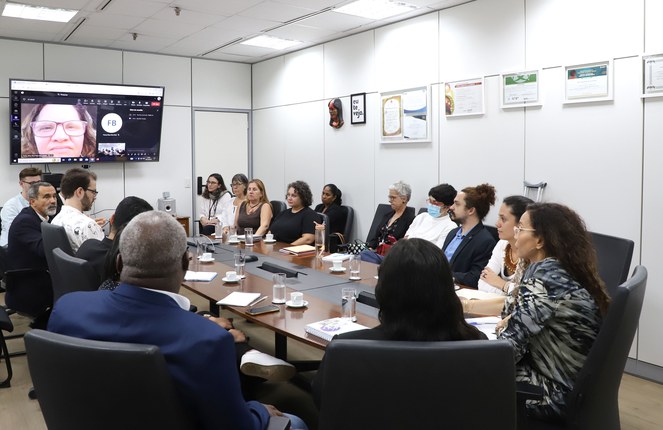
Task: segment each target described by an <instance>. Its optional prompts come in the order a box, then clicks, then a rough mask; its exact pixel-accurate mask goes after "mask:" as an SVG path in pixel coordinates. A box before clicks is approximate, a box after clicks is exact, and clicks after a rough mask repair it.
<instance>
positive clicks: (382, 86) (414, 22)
mask: <svg viewBox="0 0 663 430" xmlns="http://www.w3.org/2000/svg"><path fill="white" fill-rule="evenodd" d="M437 52H438V27H437V13H431V14H428V15H423V16H420V17H417V18H413V19H411V20H408V21H403V22H399V23H396V24H392V25H388V26H385V27H381V28H378V29H376V30H375V73H376V76H375V80H376V82H377V87H378V91H381V92H384V91H393V90H402V89H407V88H412V87H418V86H422V85H427V84H430V83H433V82H436V81H437V76H438V54H437ZM366 55H371V53H370V52H367V53H366ZM348 79H352V75H349V76H348Z"/></svg>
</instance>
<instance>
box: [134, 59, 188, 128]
mask: <svg viewBox="0 0 663 430" xmlns="http://www.w3.org/2000/svg"><path fill="white" fill-rule="evenodd" d="M124 83H125V84H137V85H160V86H164V87H166V92H165V95H164V100H165V103H166V106H191V59H190V58H184V57H169V56H167V55H155V54H141V53H137V52H125V53H124ZM189 140H190V138H189Z"/></svg>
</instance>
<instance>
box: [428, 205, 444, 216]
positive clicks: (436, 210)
mask: <svg viewBox="0 0 663 430" xmlns="http://www.w3.org/2000/svg"><path fill="white" fill-rule="evenodd" d="M441 214H442V211H441V210H440V207H439V206H435V205H433V204H431V203H428V215H430V216H432V217H433V218H439V217H440V215H441Z"/></svg>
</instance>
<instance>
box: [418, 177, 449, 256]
mask: <svg viewBox="0 0 663 430" xmlns="http://www.w3.org/2000/svg"><path fill="white" fill-rule="evenodd" d="M454 198H456V189H455V188H454V187H452V186H451V185H449V184H440V185H438V186H435V187H433V188H431V189H430V191H428V200H427V202H428V212H423V213H420V214H419V215H417V217H416V218H415V219H414V221H412V224H410V228H409V229H408V231H407V232H406V233H405V238H406V239H414V238H419V239H426V240H427V241H429V242H432V243H434V244H435V245H437V247H438V248H442V245H444V239H446V237H447V234H448V233H449V232H450V231H451V230H453V229H454V228H456V227H458V226H457V225H456V223H454V222H453V221H451V219H450V218H449V216H448V214H447V212H448V211H449V206H451V205H452V204H453V202H454Z"/></svg>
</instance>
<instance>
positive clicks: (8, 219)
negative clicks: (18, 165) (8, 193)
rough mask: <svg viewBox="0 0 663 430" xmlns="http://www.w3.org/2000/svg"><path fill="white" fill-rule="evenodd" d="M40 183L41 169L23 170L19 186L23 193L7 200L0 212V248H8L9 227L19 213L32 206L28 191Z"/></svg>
mask: <svg viewBox="0 0 663 430" xmlns="http://www.w3.org/2000/svg"><path fill="white" fill-rule="evenodd" d="M39 181H41V169H39V168H37V167H28V168H26V169H23V170H21V172H20V173H19V174H18V185H19V186H20V187H21V192H20V193H18V195H16V196H14V197H12V198H11V199H9V200H7V202H5V204H4V205H3V206H2V211H0V217H1V219H2V231H1V232H0V246H7V242H8V241H9V227H10V226H11V224H12V222H13V221H14V218H16V216H17V215H18V214H19V212H21V211H22V210H23V209H24V208H27V207H28V206H29V205H30V202H29V201H28V189H29V188H30V185H32V184H35V183H37V182H39Z"/></svg>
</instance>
